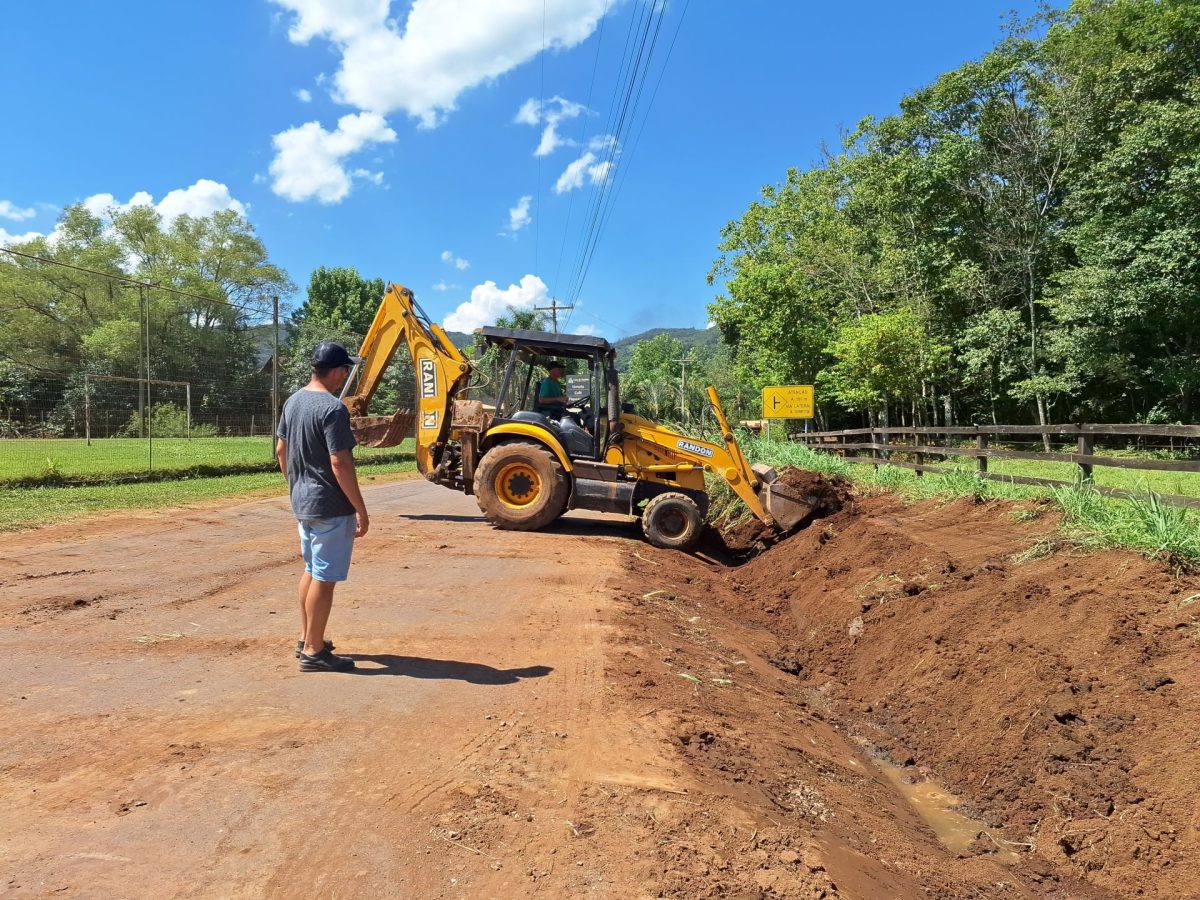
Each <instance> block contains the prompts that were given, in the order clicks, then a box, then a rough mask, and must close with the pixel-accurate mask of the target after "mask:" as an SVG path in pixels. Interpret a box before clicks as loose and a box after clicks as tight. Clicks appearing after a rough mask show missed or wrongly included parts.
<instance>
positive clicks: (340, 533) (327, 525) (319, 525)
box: [300, 515, 355, 581]
mask: <svg viewBox="0 0 1200 900" xmlns="http://www.w3.org/2000/svg"><path fill="white" fill-rule="evenodd" d="M354 529H355V520H354V516H353V515H349V516H331V517H330V518H327V519H301V520H300V553H301V555H302V556H303V557H304V571H305V572H307V573H308V574H309V575H311V576H312V577H313V579H314V580H316V581H345V580H346V576H347V575H349V574H350V553H351V551H353V550H354Z"/></svg>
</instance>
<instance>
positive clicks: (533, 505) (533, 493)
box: [475, 441, 571, 531]
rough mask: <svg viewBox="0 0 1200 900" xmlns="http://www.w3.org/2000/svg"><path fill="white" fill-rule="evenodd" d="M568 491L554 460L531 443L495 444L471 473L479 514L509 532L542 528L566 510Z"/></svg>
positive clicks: (537, 445)
mask: <svg viewBox="0 0 1200 900" xmlns="http://www.w3.org/2000/svg"><path fill="white" fill-rule="evenodd" d="M570 491H571V486H570V483H569V482H568V481H567V473H566V472H565V471H564V470H563V467H562V464H561V463H560V462H559V461H558V458H557V457H556V456H555V455H554V454H553V453H551V452H550V451H549V450H548V449H546V448H545V447H543V446H542V445H541V444H537V443H535V442H533V441H508V442H506V443H503V444H497V445H496V446H495V447H492V449H490V450H488V452H487V453H485V454H484V455H483V459H481V460H480V461H479V466H478V468H476V470H475V499H476V501H478V503H479V508H480V510H482V511H483V514H484V515H485V516H487V520H488V521H489V522H491V523H492V524H493V525H495V526H496V527H497V528H504V529H507V530H509V531H533V530H535V529H538V528H545V527H546V526H547V525H549V524H550V523H551V522H553V521H554V520H555V519H557V518H558V517H559V516H560V515H562V513H563V511H564V510H566V508H567V498H568V496H569V495H570Z"/></svg>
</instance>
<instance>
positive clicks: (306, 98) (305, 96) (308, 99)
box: [296, 88, 312, 103]
mask: <svg viewBox="0 0 1200 900" xmlns="http://www.w3.org/2000/svg"><path fill="white" fill-rule="evenodd" d="M296 99H297V100H299V101H300V102H301V103H312V91H310V90H309V89H308V88H299V89H297V91H296Z"/></svg>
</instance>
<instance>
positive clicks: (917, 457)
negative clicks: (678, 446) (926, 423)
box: [913, 425, 925, 478]
mask: <svg viewBox="0 0 1200 900" xmlns="http://www.w3.org/2000/svg"><path fill="white" fill-rule="evenodd" d="M922 437H923V435H920V434H918V433H917V428H916V426H915V425H914V426H913V444H914V446H917V447H921V446H923V445H922V443H921V438H922ZM913 461H914V462H915V463H916V464H917V468H916V472H917V477H918V478H924V477H925V473H924V472H923V471H921V467H922V466H923V465H925V454H924V453H922V452H920V451H919V450H918V451H916V452H915V453H913Z"/></svg>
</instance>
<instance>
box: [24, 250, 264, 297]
mask: <svg viewBox="0 0 1200 900" xmlns="http://www.w3.org/2000/svg"><path fill="white" fill-rule="evenodd" d="M0 253H7V254H9V255H10V256H19V257H21V258H22V259H30V260H33V261H34V262H39V263H45V264H46V265H49V266H60V267H61V268H64V269H73V270H74V271H76V272H85V273H87V274H88V275H98V276H99V277H101V278H111V279H113V280H114V281H120V282H123V283H124V284H127V285H129V286H130V287H137V288H154V289H155V290H159V291H166V292H167V293H168V294H176V295H178V296H180V297H188V298H190V299H192V300H202V301H203V302H205V303H223V304H225V305H226V306H232V307H233V308H234V309H240V310H242V311H243V312H259V313H261V312H262V310H260V309H257V308H255V307H253V306H244V305H243V304H241V303H234V302H233V301H232V300H224V299H221V298H220V297H204V296H202V295H200V294H192V293H189V292H188V291H181V290H179V289H178V288H172V287H164V286H163V285H162V284H159V283H158V282H155V281H142V280H141V279H138V278H133V277H131V276H129V275H116V274H114V273H112V272H101V271H99V270H97V269H89V268H87V267H86V266H76V265H73V264H72V263H65V262H63V261H62V260H58V259H47V258H46V257H44V256H34V255H33V254H32V253H22V252H21V251H19V250H10V249H9V248H8V247H0Z"/></svg>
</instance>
